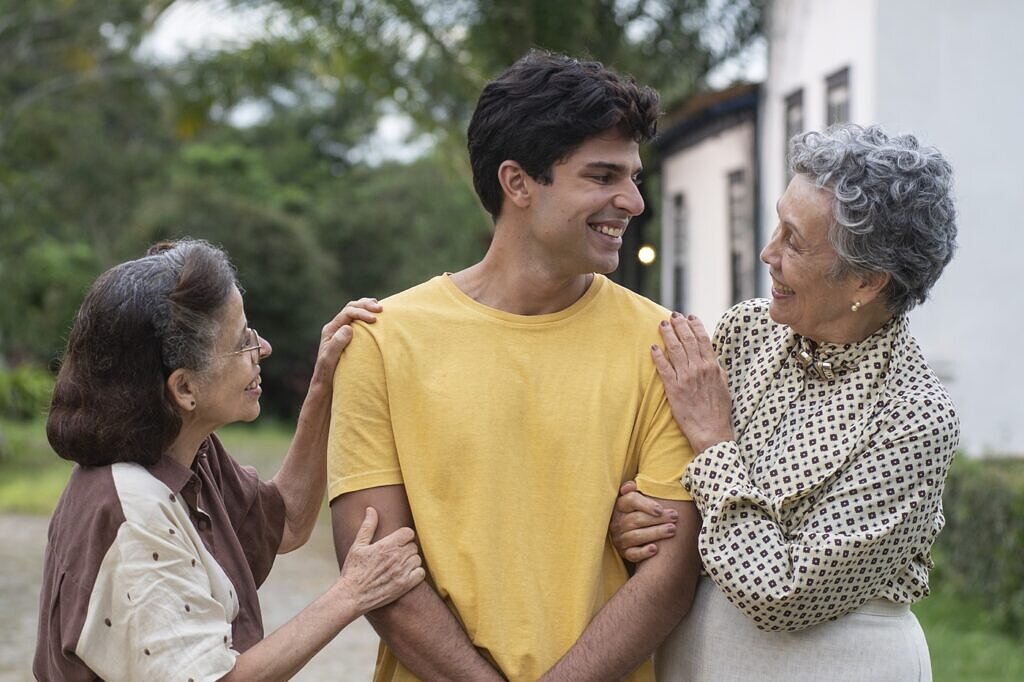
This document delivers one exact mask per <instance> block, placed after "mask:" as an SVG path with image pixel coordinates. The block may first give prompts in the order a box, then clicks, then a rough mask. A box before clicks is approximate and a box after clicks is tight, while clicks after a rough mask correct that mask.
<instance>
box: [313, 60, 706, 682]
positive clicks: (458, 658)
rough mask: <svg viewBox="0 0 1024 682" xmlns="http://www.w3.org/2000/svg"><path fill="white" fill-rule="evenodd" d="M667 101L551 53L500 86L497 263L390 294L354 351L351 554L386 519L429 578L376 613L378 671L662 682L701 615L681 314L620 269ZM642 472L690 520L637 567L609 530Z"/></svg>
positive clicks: (348, 501) (338, 404) (492, 158)
mask: <svg viewBox="0 0 1024 682" xmlns="http://www.w3.org/2000/svg"><path fill="white" fill-rule="evenodd" d="M657 107H658V98H657V94H656V93H655V92H654V91H653V90H651V89H650V88H646V87H640V86H638V85H637V84H636V83H634V82H633V81H632V79H624V78H622V77H620V76H618V75H617V74H615V73H613V72H611V71H609V70H607V69H605V68H604V67H602V66H601V65H600V64H597V63H593V62H590V63H587V62H578V61H576V60H573V59H569V58H567V57H563V56H558V55H549V54H545V53H539V52H533V53H531V54H528V55H527V56H526V57H524V58H522V59H520V60H519V61H518V62H517V63H516V64H514V65H513V66H512V67H511V68H509V69H508V70H507V71H506V72H505V73H503V74H502V75H501V76H499V77H498V78H497V79H496V80H494V81H493V82H491V83H490V84H488V85H487V87H485V88H484V91H483V93H482V94H481V96H480V100H479V102H478V103H477V107H476V111H475V112H474V114H473V120H472V122H471V123H470V126H469V154H470V161H471V163H472V166H473V176H474V184H475V186H476V190H477V193H478V194H479V196H480V200H481V202H482V203H483V205H484V207H485V208H486V209H487V210H488V212H490V214H491V215H492V216H493V217H494V221H495V233H494V240H493V242H492V244H491V246H490V248H489V250H488V252H487V254H486V256H485V257H484V259H483V260H482V261H481V262H479V263H477V264H476V265H473V266H472V267H469V268H467V269H466V270H463V271H461V272H458V273H455V274H453V275H443V276H439V277H435V278H434V279H431V280H430V281H428V282H425V283H424V284H421V285H419V286H417V287H414V288H412V289H409V290H407V291H404V292H402V293H400V294H397V295H395V296H393V297H391V298H390V299H388V300H387V301H385V302H384V305H385V312H384V313H383V314H382V315H381V316H380V317H379V319H378V321H377V323H376V324H374V325H372V326H361V327H359V328H358V329H357V330H356V331H355V339H354V342H353V343H352V344H351V346H350V347H349V349H348V350H347V351H346V352H345V354H344V355H343V357H342V361H341V364H340V365H339V368H338V371H337V374H336V378H335V401H334V414H333V418H332V423H331V436H330V438H331V442H330V446H329V451H328V452H329V455H328V456H329V459H330V465H329V487H330V492H329V494H330V496H331V499H332V503H331V508H332V518H333V521H334V529H335V530H334V532H335V542H336V546H337V550H338V556H339V557H344V556H345V553H346V551H347V549H348V547H349V545H350V543H351V542H352V540H353V538H354V537H355V533H356V530H357V529H358V527H359V522H360V521H361V520H362V518H363V514H364V511H365V509H366V507H368V506H373V507H375V508H376V509H377V511H378V512H379V514H380V527H379V532H380V533H387V532H390V531H391V530H392V529H394V528H398V527H400V526H403V525H415V528H416V531H417V535H418V538H419V540H420V547H421V550H422V552H423V556H424V558H425V563H426V566H427V569H428V575H429V584H428V583H426V582H425V583H423V584H421V585H420V586H419V587H417V588H415V589H413V590H412V591H410V592H409V593H407V594H406V595H405V596H404V597H402V598H401V599H399V600H398V601H396V602H395V603H394V604H392V605H390V606H387V607H385V608H382V609H379V610H377V611H375V612H374V613H373V614H371V615H370V616H368V617H369V619H370V621H371V622H372V623H373V625H374V627H375V628H376V629H377V632H378V633H379V634H380V635H381V638H382V639H383V642H384V645H385V646H384V651H383V652H382V653H383V655H382V656H381V657H380V659H379V660H378V666H377V674H376V679H378V680H407V679H416V678H417V677H419V678H423V679H467V680H487V679H501V676H504V677H506V678H508V679H511V680H536V679H540V678H542V677H544V678H546V679H573V680H578V679H621V678H624V677H627V676H629V675H631V674H633V675H634V678H633V679H653V675H652V672H651V666H650V664H649V662H648V659H649V657H650V654H651V652H652V651H653V650H654V648H655V647H656V646H657V645H658V644H659V643H660V642H661V640H662V639H663V638H664V637H665V635H667V634H668V632H669V631H670V630H671V629H672V627H673V626H674V625H675V624H676V623H677V622H678V621H679V619H680V618H681V617H682V616H683V614H684V613H685V612H686V610H687V609H688V608H689V604H690V600H691V598H692V594H693V588H694V584H695V581H696V578H697V574H698V566H699V562H698V559H697V553H696V532H697V529H698V527H699V522H698V518H697V514H696V512H695V511H694V508H693V503H692V502H690V501H688V496H687V494H686V492H685V491H684V490H683V488H682V486H681V485H680V482H679V479H680V477H681V475H682V473H683V469H684V468H685V466H686V464H687V463H688V462H689V460H690V459H691V457H692V452H691V450H690V448H689V446H688V444H687V443H686V441H685V439H684V438H683V437H682V435H681V433H680V431H679V428H678V427H677V426H676V424H675V422H674V421H673V420H672V416H671V414H670V412H669V408H668V405H667V403H666V401H665V395H664V390H663V388H662V384H661V381H660V380H659V379H658V376H657V373H656V372H655V368H654V365H653V363H652V362H651V357H650V347H651V344H654V343H658V342H659V339H660V337H659V335H658V333H657V327H658V324H657V323H658V321H659V320H663V319H664V318H665V317H666V316H667V311H665V310H664V309H662V308H660V307H659V306H657V305H655V304H654V303H652V302H650V301H648V300H647V299H645V298H643V297H641V296H638V295H636V294H634V293H632V292H630V291H628V290H626V289H624V288H622V287H620V286H618V285H616V284H614V283H613V282H611V281H610V280H608V279H606V278H605V277H604V276H603V275H602V274H599V273H608V272H611V271H612V270H614V269H615V267H616V266H617V265H618V260H619V248H620V247H621V245H622V233H623V232H624V231H625V230H626V228H627V224H628V223H629V220H630V218H632V217H633V216H636V215H638V214H639V213H641V212H642V211H643V208H644V204H643V199H642V198H641V196H640V192H639V191H638V189H637V186H636V183H637V176H638V175H639V173H640V170H641V166H640V156H639V143H640V142H642V141H646V140H648V139H650V137H651V136H653V134H654V131H655V126H656V117H657V113H658V112H657ZM595 273H598V274H595ZM630 479H635V480H636V481H637V484H638V486H639V488H640V490H641V491H644V492H645V493H646V494H648V495H650V496H653V497H655V498H659V501H660V504H661V505H662V506H663V508H664V514H665V516H666V520H668V519H673V520H674V519H678V526H677V527H678V529H679V530H678V532H677V533H676V535H675V536H674V537H673V538H671V539H670V541H668V542H667V543H665V544H663V545H660V547H659V550H658V553H657V554H656V555H655V556H654V557H652V558H651V559H648V560H647V561H644V562H643V563H642V564H640V565H639V566H638V570H637V572H636V574H635V575H633V576H632V577H630V576H629V575H628V573H627V572H626V569H625V567H624V566H623V563H622V561H621V560H620V559H619V557H618V556H617V555H616V553H615V551H614V549H613V548H612V547H611V545H610V543H609V542H608V539H607V538H608V534H607V526H608V521H609V518H610V516H611V512H612V507H613V505H614V503H615V499H616V494H617V490H618V488H619V485H620V484H621V483H622V482H623V481H626V480H630Z"/></svg>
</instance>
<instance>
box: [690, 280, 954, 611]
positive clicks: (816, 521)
mask: <svg viewBox="0 0 1024 682" xmlns="http://www.w3.org/2000/svg"><path fill="white" fill-rule="evenodd" d="M714 346H715V350H716V351H717V353H718V355H719V357H720V358H721V359H722V363H723V366H724V367H725V370H726V373H727V374H728V378H729V388H730V390H731V392H732V396H733V408H732V422H733V429H734V433H735V435H736V441H727V442H723V443H719V444H717V445H714V446H712V447H709V448H708V449H706V450H705V451H704V452H703V453H701V454H700V455H698V456H697V457H696V458H695V459H694V460H693V462H692V463H691V464H690V466H689V467H688V468H687V470H686V474H685V475H684V477H683V485H684V486H685V487H686V489H687V490H688V491H689V492H690V494H691V495H692V496H693V499H694V502H695V503H696V504H697V507H698V509H699V510H700V512H701V515H702V516H703V526H702V528H701V531H700V538H699V547H700V554H701V557H702V559H703V562H704V569H705V571H706V572H707V573H708V575H709V576H710V577H711V579H712V580H714V582H715V583H716V584H717V585H718V587H719V588H720V589H721V590H722V591H723V593H724V594H725V595H726V596H727V597H728V598H729V600H730V601H731V602H732V603H733V604H734V605H735V606H736V607H737V608H739V609H740V610H741V611H743V613H745V614H746V615H747V616H748V617H749V618H751V619H752V620H753V622H754V623H755V624H756V625H757V627H759V628H761V629H763V630H800V629H803V628H807V627H810V626H812V625H816V624H818V623H821V622H823V621H827V620H832V619H835V618H838V617H840V616H842V615H845V614H847V613H849V612H850V611H853V610H854V609H856V608H857V607H859V606H861V605H862V604H863V603H864V602H866V601H868V600H869V599H875V598H882V599H889V600H891V601H894V602H900V603H913V602H916V601H918V600H920V599H922V598H923V597H925V596H926V595H927V594H928V571H929V569H930V568H931V567H932V562H931V556H930V549H931V545H932V541H933V540H934V539H935V536H936V535H937V534H938V532H939V530H940V529H941V528H942V525H943V522H944V520H943V516H942V488H943V483H944V480H945V477H946V472H947V470H948V468H949V464H950V462H951V460H952V458H953V452H954V450H955V449H956V447H957V445H958V443H959V433H960V425H959V420H958V418H957V415H956V412H955V411H954V409H953V405H952V402H951V401H950V398H949V396H948V395H947V393H946V391H945V389H944V388H943V387H942V384H941V383H940V382H939V380H938V378H937V377H936V376H935V374H934V373H933V372H932V370H931V369H930V368H929V367H928V365H927V364H926V363H925V361H924V358H923V357H922V354H921V350H920V348H919V347H918V345H917V342H916V341H915V340H914V338H913V337H912V336H911V335H910V333H909V332H908V330H907V321H906V318H905V317H904V316H900V317H896V318H894V319H892V320H890V321H889V322H888V323H887V324H886V325H885V326H883V327H882V328H881V329H880V330H878V331H877V332H876V333H875V334H873V335H872V336H870V337H869V338H867V339H865V340H864V341H862V342H860V343H857V344H851V345H834V344H821V345H820V346H818V347H817V348H815V347H814V346H813V344H810V343H808V342H807V340H805V339H802V338H801V337H800V336H799V335H797V334H795V333H794V332H793V331H792V329H790V328H789V327H787V326H785V325H780V324H776V323H774V322H772V320H771V318H770V317H769V316H768V301H766V300H760V299H756V300H751V301H746V302H744V303H740V304H739V305H737V306H735V307H733V308H732V309H731V310H729V311H728V312H727V313H726V314H725V316H724V317H723V318H722V321H721V322H720V323H719V325H718V329H717V330H716V332H715V338H714ZM801 351H804V354H803V358H801ZM808 360H810V361H811V362H810V363H809V364H808ZM825 363H827V364H825Z"/></svg>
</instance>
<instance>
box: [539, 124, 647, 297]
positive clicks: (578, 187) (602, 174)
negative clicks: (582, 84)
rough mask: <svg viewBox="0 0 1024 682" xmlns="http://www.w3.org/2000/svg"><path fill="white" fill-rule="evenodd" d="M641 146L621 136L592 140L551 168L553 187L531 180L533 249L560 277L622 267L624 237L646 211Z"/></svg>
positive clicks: (540, 262) (608, 136)
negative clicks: (639, 182)
mask: <svg viewBox="0 0 1024 682" xmlns="http://www.w3.org/2000/svg"><path fill="white" fill-rule="evenodd" d="M641 170H642V166H641V165H640V145H639V144H637V142H636V141H634V140H632V139H630V138H628V137H624V136H622V135H620V134H618V133H617V132H609V133H606V134H604V135H600V136H597V137H592V138H590V139H588V140H587V141H585V142H584V143H583V144H582V145H580V146H579V148H577V149H576V151H574V152H573V153H572V154H571V155H569V157H567V158H566V159H563V160H562V161H557V162H555V164H554V165H553V166H552V168H551V177H552V181H551V183H550V184H548V185H544V184H541V183H539V182H536V181H534V180H532V179H530V180H529V181H528V182H529V186H530V189H531V202H530V212H531V216H530V232H529V235H528V237H529V239H528V247H527V248H530V249H531V251H533V253H531V254H530V255H531V256H532V257H533V259H534V262H536V263H537V264H538V265H540V264H543V265H544V266H545V268H546V269H547V270H548V272H549V273H550V274H551V275H552V276H555V277H559V276H565V277H571V276H575V275H580V274H587V273H591V272H600V273H608V272H611V271H612V270H614V269H615V268H616V267H618V264H619V249H620V248H621V247H622V234H623V233H624V232H625V231H626V226H627V224H628V223H629V219H630V218H632V217H633V216H636V215H639V214H640V213H642V212H643V210H644V200H643V198H642V197H641V196H640V190H639V189H638V188H637V176H638V175H639V173H640V171H641Z"/></svg>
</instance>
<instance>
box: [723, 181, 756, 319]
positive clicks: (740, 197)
mask: <svg viewBox="0 0 1024 682" xmlns="http://www.w3.org/2000/svg"><path fill="white" fill-rule="evenodd" d="M748 185H749V183H748V182H747V174H746V172H745V171H743V170H738V171H733V172H732V173H729V175H728V182H727V186H728V201H729V255H730V266H731V276H732V302H733V303H739V302H740V301H745V300H747V299H748V298H753V297H754V285H755V281H754V279H755V277H756V274H757V273H756V267H755V262H756V260H755V258H756V251H757V244H756V242H755V235H754V220H753V211H752V210H751V201H750V189H749V186H748Z"/></svg>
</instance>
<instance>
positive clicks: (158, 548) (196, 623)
mask: <svg viewBox="0 0 1024 682" xmlns="http://www.w3.org/2000/svg"><path fill="white" fill-rule="evenodd" d="M75 654H76V655H77V656H78V657H79V658H80V659H81V660H82V662H84V663H85V664H86V665H87V666H88V667H89V668H90V669H91V670H93V671H94V672H95V673H96V674H97V675H98V676H100V677H101V678H103V679H107V680H154V681H160V680H186V679H189V678H192V679H194V680H197V681H198V680H217V679H220V678H221V677H222V676H224V675H225V674H227V673H228V672H229V671H230V670H231V669H232V668H233V667H234V664H235V657H236V656H237V655H238V654H237V653H236V652H235V651H233V650H232V649H231V623H230V622H229V619H228V617H227V614H226V613H225V610H224V607H223V605H222V604H221V603H220V602H219V601H217V600H216V599H214V598H213V596H212V594H211V587H210V584H209V580H208V578H207V575H206V571H205V569H204V568H203V567H202V566H201V565H197V557H196V556H195V555H194V554H193V553H192V552H191V551H190V549H189V548H188V546H187V543H184V542H182V541H181V540H180V534H171V533H170V532H168V531H167V530H164V531H163V532H160V531H159V530H157V529H150V528H146V527H143V526H141V525H138V524H134V523H125V524H124V525H123V526H122V527H121V529H120V531H119V532H118V535H117V539H116V540H115V541H114V543H113V544H112V545H111V547H110V550H109V551H108V552H107V554H106V556H105V557H104V559H103V563H102V564H101V566H100V570H99V573H98V575H97V577H96V582H95V585H94V587H93V591H92V594H91V596H90V599H89V607H88V610H87V613H86V618H85V624H84V626H83V628H82V633H81V635H80V637H79V640H78V646H77V647H76V650H75Z"/></svg>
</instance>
